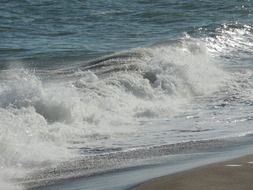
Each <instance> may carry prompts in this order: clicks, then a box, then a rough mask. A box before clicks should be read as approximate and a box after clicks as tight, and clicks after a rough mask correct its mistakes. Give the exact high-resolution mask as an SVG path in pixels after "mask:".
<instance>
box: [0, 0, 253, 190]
mask: <svg viewBox="0 0 253 190" xmlns="http://www.w3.org/2000/svg"><path fill="white" fill-rule="evenodd" d="M252 14H253V2H252V1H251V0H240V1H239V0H224V1H218V0H214V1H210V0H195V1H193V0H156V1H153V0H149V1H148V0H131V1H123V0H117V1H112V0H103V1H101V0H93V1H91V0H73V1H66V0H63V1H60V0H38V1H33V0H22V1H20V0H11V1H8V0H1V1H0V155H1V156H0V168H1V170H0V189H5V190H14V189H15V190H16V189H18V190H20V189H26V188H27V187H28V186H29V187H36V186H40V185H45V184H50V183H53V181H57V180H59V179H69V178H72V177H77V176H78V177H80V176H85V175H95V174H98V173H103V172H106V171H109V170H115V169H118V168H124V167H129V166H133V165H135V166H137V165H141V164H142V163H143V160H147V159H149V158H153V157H161V156H165V155H170V154H175V153H181V152H187V151H195V150H198V149H203V146H204V149H208V147H213V146H217V144H218V145H219V146H221V144H222V143H221V142H228V141H229V142H231V141H237V140H238V139H240V138H243V137H249V136H251V135H252V134H253V128H252V126H253V125H252V124H253V88H252V87H253V15H252ZM234 139H236V140H234ZM203 144H204V145H203ZM77 163H78V164H77ZM52 168H54V171H55V175H53V174H52V175H51V173H50V171H51V170H50V169H52ZM78 168H79V169H78ZM80 168H81V169H80ZM63 170H64V171H63ZM42 171H43V172H42ZM38 173H43V175H42V174H41V175H38ZM49 173H50V177H48V176H49ZM27 184H28V185H27Z"/></svg>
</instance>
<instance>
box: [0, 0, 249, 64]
mask: <svg viewBox="0 0 253 190" xmlns="http://www.w3.org/2000/svg"><path fill="white" fill-rule="evenodd" d="M252 9H253V4H252V1H248V0H240V1H239V0H237V1H236V0H226V1H208V0H203V1H200V0H198V1H189V0H187V1H186V0H185V1H183V0H179V1H178V0H157V1H146V0H133V1H129V2H126V1H124V0H118V1H110V0H105V1H91V0H83V1H81V0H80V1H79V0H74V1H59V0H40V1H29V0H24V1H15V0H12V1H5V0H2V1H1V2H0V13H1V14H0V43H1V47H0V60H1V62H3V61H5V62H12V61H13V60H29V61H30V62H32V63H38V62H39V64H42V65H45V64H48V63H49V61H52V60H55V59H56V60H57V62H60V63H64V62H66V61H69V60H72V59H77V60H83V59H90V58H94V57H98V56H100V55H104V54H109V53H112V52H118V51H121V50H127V49H130V48H135V47H143V46H144V47H146V46H149V45H150V44H153V43H156V42H159V41H163V40H166V39H174V38H178V37H180V36H182V35H183V34H184V33H188V34H191V35H193V36H198V35H200V33H204V35H209V32H214V30H215V28H217V27H219V26H220V25H222V24H229V23H230V24H236V23H239V24H252V18H253V16H252V11H253V10H252ZM200 29H202V32H199V30H200ZM50 64H51V63H50Z"/></svg>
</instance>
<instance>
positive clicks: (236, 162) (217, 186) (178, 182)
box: [131, 154, 253, 190]
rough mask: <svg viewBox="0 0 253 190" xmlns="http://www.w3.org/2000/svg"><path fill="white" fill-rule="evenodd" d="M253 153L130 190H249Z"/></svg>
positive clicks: (157, 179) (252, 169)
mask: <svg viewBox="0 0 253 190" xmlns="http://www.w3.org/2000/svg"><path fill="white" fill-rule="evenodd" d="M252 174H253V154H250V155H247V156H242V157H239V158H236V159H232V160H228V161H223V162H218V163H214V164H209V165H205V166H201V167H197V168H193V169H189V170H186V171H182V172H178V173H174V174H169V175H165V176H162V177H158V178H154V179H151V180H149V181H146V182H144V183H142V184H139V185H137V186H135V187H133V188H131V190H172V189H173V190H185V189H187V190H203V189H205V190H238V189H240V190H250V189H252V186H253V175H252Z"/></svg>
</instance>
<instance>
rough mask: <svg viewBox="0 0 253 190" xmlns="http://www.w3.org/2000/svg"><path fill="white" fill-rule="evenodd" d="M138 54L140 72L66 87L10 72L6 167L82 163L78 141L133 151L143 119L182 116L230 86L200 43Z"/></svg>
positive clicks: (0, 98) (4, 113) (3, 115)
mask: <svg viewBox="0 0 253 190" xmlns="http://www.w3.org/2000/svg"><path fill="white" fill-rule="evenodd" d="M133 51H137V52H138V51H140V52H141V55H142V57H141V59H140V61H139V62H138V59H137V60H136V61H135V62H134V64H137V65H136V66H137V67H138V70H136V71H132V70H122V71H118V72H112V73H109V74H108V75H104V76H103V77H100V76H99V75H97V74H96V73H94V72H92V71H85V72H83V73H82V74H81V75H80V72H81V71H78V72H79V74H78V75H77V76H74V77H73V78H71V79H69V80H66V81H65V80H61V81H58V80H50V79H49V80H47V82H43V81H42V80H40V78H38V77H37V76H36V75H35V74H34V73H31V72H29V71H28V70H26V69H10V70H8V71H5V72H6V73H5V75H2V76H1V77H2V78H3V79H4V80H2V81H1V82H0V126H1V128H0V151H1V155H2V156H1V162H0V167H4V168H7V169H8V168H13V167H14V168H20V169H23V170H24V171H27V170H32V169H34V168H38V167H43V163H47V164H50V163H51V164H53V163H55V162H60V161H62V160H67V159H70V158H72V157H75V156H78V151H77V150H73V149H69V148H68V147H72V146H75V145H74V144H72V142H81V145H80V146H81V147H82V146H85V147H88V148H91V149H92V148H93V147H94V148H96V147H103V148H106V147H112V146H114V144H115V143H118V144H121V146H129V145H132V146H133V145H134V142H131V141H122V140H121V139H124V138H129V137H131V136H134V135H138V130H139V129H138V124H139V123H138V122H139V121H140V120H141V118H150V117H152V118H154V117H168V116H170V117H172V116H175V115H177V114H178V113H180V112H181V111H184V110H185V109H187V108H189V107H190V104H189V103H190V102H191V100H192V98H193V97H194V96H196V95H198V96H199V95H201V96H208V95H210V94H212V93H214V92H216V91H218V90H219V89H220V88H221V87H222V86H224V85H225V82H226V81H227V80H228V79H229V75H228V74H226V73H225V72H224V71H222V69H220V68H218V67H217V66H215V64H214V63H213V60H212V59H211V57H209V55H208V53H207V52H206V50H205V47H204V45H203V44H201V42H199V41H194V40H189V39H187V40H185V41H183V42H182V45H181V46H158V47H152V48H146V49H139V50H133ZM139 135H141V134H139ZM123 143H125V145H122V144H123ZM131 143H132V144H131ZM117 146H118V145H117ZM18 177H20V176H18ZM9 178H12V176H11V175H10V176H9Z"/></svg>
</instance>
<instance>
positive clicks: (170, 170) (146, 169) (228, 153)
mask: <svg viewBox="0 0 253 190" xmlns="http://www.w3.org/2000/svg"><path fill="white" fill-rule="evenodd" d="M247 139H248V140H247ZM242 142H244V143H242ZM235 144H237V145H234V146H228V147H227V148H224V147H223V148H217V149H211V150H209V151H204V152H195V153H188V154H174V155H168V156H166V157H164V158H160V159H159V160H160V161H159V160H157V161H158V162H156V163H157V164H151V165H150V164H147V165H144V166H139V167H133V168H125V169H120V170H117V171H112V172H108V173H107V172H106V173H103V174H99V175H95V176H90V177H83V178H82V177H80V178H78V179H69V180H64V181H62V182H61V183H59V184H52V185H46V186H40V187H35V188H32V189H33V190H57V189H61V190H69V189H85V190H94V189H96V190H126V189H128V190H129V189H131V190H132V189H133V188H136V187H139V186H140V185H142V184H146V183H145V182H150V181H153V180H154V179H158V178H159V177H162V176H168V175H174V174H178V173H183V172H187V171H192V170H194V168H202V167H206V166H209V165H210V164H211V165H212V164H215V163H222V162H226V161H228V160H231V159H236V158H239V157H243V156H246V155H250V154H253V147H252V144H253V143H252V139H251V137H249V138H246V139H245V140H242V141H241V143H235ZM252 161H253V159H252ZM252 181H253V180H252Z"/></svg>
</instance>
